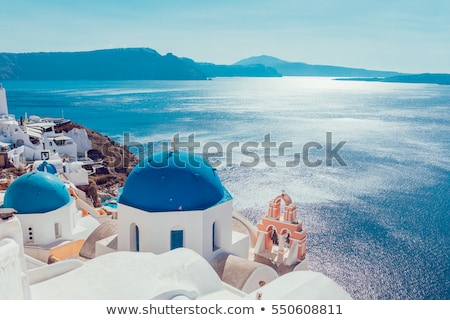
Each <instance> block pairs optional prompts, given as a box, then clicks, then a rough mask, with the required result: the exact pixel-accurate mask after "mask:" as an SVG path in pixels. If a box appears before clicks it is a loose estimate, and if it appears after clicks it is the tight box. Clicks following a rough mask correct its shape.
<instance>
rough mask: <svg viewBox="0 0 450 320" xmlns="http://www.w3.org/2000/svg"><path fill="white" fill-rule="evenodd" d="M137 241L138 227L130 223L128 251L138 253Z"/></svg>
mask: <svg viewBox="0 0 450 320" xmlns="http://www.w3.org/2000/svg"><path fill="white" fill-rule="evenodd" d="M139 241H140V240H139V227H138V226H137V225H136V224H135V223H132V224H131V225H130V251H135V252H139V250H140V243H139Z"/></svg>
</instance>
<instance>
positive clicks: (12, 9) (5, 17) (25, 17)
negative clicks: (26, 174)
mask: <svg viewBox="0 0 450 320" xmlns="http://www.w3.org/2000/svg"><path fill="white" fill-rule="evenodd" d="M0 30H1V34H0V52H36V51H86V50H93V49H106V48H122V47H148V48H152V49H155V50H156V51H158V52H159V53H161V54H165V53H167V52H172V53H173V54H175V55H177V56H182V57H189V58H192V59H194V60H196V61H206V62H213V63H218V64H231V63H234V62H236V61H238V60H240V59H243V58H247V57H250V56H256V55H261V54H266V55H272V56H276V57H278V58H280V59H284V60H287V61H301V62H306V63H312V64H329V65H339V66H347V67H362V68H368V69H378V70H393V71H401V72H417V73H419V72H446V73H450V0H223V1H214V0H158V1H156V0H155V1H154V0H119V1H116V0H28V1H26V0H0Z"/></svg>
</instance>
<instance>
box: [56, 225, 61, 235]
mask: <svg viewBox="0 0 450 320" xmlns="http://www.w3.org/2000/svg"><path fill="white" fill-rule="evenodd" d="M60 237H61V225H60V224H59V222H55V238H60Z"/></svg>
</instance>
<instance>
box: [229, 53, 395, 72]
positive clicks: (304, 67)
mask: <svg viewBox="0 0 450 320" xmlns="http://www.w3.org/2000/svg"><path fill="white" fill-rule="evenodd" d="M252 64H264V65H266V66H268V67H272V68H274V69H275V70H276V71H277V72H278V73H280V74H282V75H284V76H319V77H392V76H397V75H401V73H400V72H396V71H381V70H369V69H363V68H351V67H342V66H331V65H318V64H308V63H305V62H289V61H285V60H281V59H279V58H276V57H273V56H268V55H260V56H253V57H249V58H245V59H242V60H239V61H237V62H235V63H234V64H233V65H241V66H243V65H247V66H248V65H252Z"/></svg>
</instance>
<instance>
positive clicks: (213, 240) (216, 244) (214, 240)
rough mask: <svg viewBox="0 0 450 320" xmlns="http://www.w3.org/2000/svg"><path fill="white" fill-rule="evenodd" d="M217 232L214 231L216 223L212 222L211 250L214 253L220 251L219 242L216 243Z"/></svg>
mask: <svg viewBox="0 0 450 320" xmlns="http://www.w3.org/2000/svg"><path fill="white" fill-rule="evenodd" d="M217 238H218V236H217V231H216V223H215V222H213V224H212V249H213V251H216V250H218V249H220V246H219V241H218V239H217Z"/></svg>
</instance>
